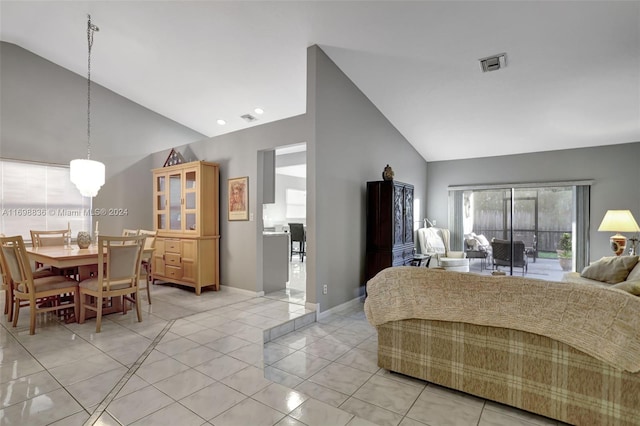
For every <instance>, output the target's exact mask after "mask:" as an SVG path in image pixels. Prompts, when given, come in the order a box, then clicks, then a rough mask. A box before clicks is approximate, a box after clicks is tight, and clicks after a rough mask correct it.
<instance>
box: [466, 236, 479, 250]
mask: <svg viewBox="0 0 640 426" xmlns="http://www.w3.org/2000/svg"><path fill="white" fill-rule="evenodd" d="M464 243H465V244H466V245H467V250H470V251H478V250H479V249H480V247H479V243H478V240H476V239H475V238H467V239H466V240H464Z"/></svg>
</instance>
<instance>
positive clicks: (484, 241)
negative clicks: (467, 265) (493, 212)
mask: <svg viewBox="0 0 640 426" xmlns="http://www.w3.org/2000/svg"><path fill="white" fill-rule="evenodd" d="M476 240H478V244H480V246H482V247H489V246H490V245H491V243H490V242H489V240H487V237H485V236H484V235H482V234H480V235H476Z"/></svg>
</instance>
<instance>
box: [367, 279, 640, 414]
mask: <svg viewBox="0 0 640 426" xmlns="http://www.w3.org/2000/svg"><path fill="white" fill-rule="evenodd" d="M367 291H368V293H367V298H366V300H365V306H364V310H365V314H366V316H367V320H368V321H369V322H370V323H371V324H372V325H374V326H375V327H376V328H377V330H378V365H379V366H380V367H382V368H385V369H387V370H390V371H394V372H398V373H402V374H406V375H408V376H413V377H417V378H419V379H422V380H426V381H428V382H432V383H437V384H439V385H442V386H446V387H449V388H452V389H456V390H460V391H463V392H466V393H469V394H472V395H476V396H479V397H482V398H486V399H488V400H492V401H496V402H500V403H503V404H507V405H510V406H513V407H516V408H520V409H523V410H526V411H530V412H533V413H537V414H540V415H543V416H547V417H550V418H552V419H556V420H561V421H563V422H567V423H570V424H575V425H598V426H600V425H640V326H639V321H640V297H638V296H634V295H632V294H630V293H627V292H625V291H622V290H619V289H613V288H607V287H600V286H592V285H586V284H577V283H571V282H566V283H558V282H550V281H545V280H537V279H531V278H526V277H519V276H513V277H511V276H505V277H492V276H487V275H479V274H470V273H458V272H448V271H440V270H436V269H428V268H416V267H393V268H387V269H385V270H383V271H381V272H380V273H378V274H377V275H376V276H375V277H374V278H372V279H371V280H369V282H368V283H367Z"/></svg>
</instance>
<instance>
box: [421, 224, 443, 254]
mask: <svg viewBox="0 0 640 426" xmlns="http://www.w3.org/2000/svg"><path fill="white" fill-rule="evenodd" d="M424 236H425V245H426V246H427V253H438V254H444V253H445V252H446V250H445V248H444V241H442V238H441V237H440V235H438V231H437V230H436V229H435V228H427V229H426V230H425V232H424Z"/></svg>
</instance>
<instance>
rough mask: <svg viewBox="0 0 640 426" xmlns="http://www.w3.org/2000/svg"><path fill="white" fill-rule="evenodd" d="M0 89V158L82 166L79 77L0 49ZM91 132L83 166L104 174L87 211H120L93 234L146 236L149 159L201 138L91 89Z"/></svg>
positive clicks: (83, 88) (0, 45)
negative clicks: (89, 162) (92, 164)
mask: <svg viewBox="0 0 640 426" xmlns="http://www.w3.org/2000/svg"><path fill="white" fill-rule="evenodd" d="M0 89H1V90H0V157H3V158H13V159H20V160H30V161H37V162H46V163H53V164H67V165H68V164H69V161H70V160H72V159H74V158H86V156H87V80H86V76H80V75H77V74H75V73H73V72H71V71H69V70H67V69H65V68H62V67H60V66H58V65H56V64H54V63H52V62H49V61H47V60H46V59H43V58H41V57H39V56H37V55H34V54H33V53H31V52H29V51H27V50H25V49H22V48H21V47H19V46H16V45H14V44H10V43H5V42H0ZM91 129H92V132H91V133H92V134H91V158H92V159H94V160H98V161H102V162H103V163H105V166H106V183H105V185H104V186H103V187H102V189H101V190H100V192H99V193H98V196H97V197H96V198H94V204H93V205H94V207H105V208H126V209H127V210H128V215H127V216H123V217H100V218H99V219H98V220H100V231H101V233H105V234H106V233H117V234H119V233H120V232H121V230H122V228H123V227H130V228H138V227H140V228H153V223H152V218H151V216H152V204H151V200H152V196H151V174H150V172H149V171H150V169H151V168H152V167H154V166H157V164H153V163H152V161H151V158H150V156H149V153H151V152H156V151H158V150H160V149H163V148H169V147H171V146H175V145H182V144H185V143H189V142H193V141H196V140H200V139H203V138H204V135H202V134H200V133H197V132H194V131H192V130H190V129H188V128H186V127H184V126H182V125H180V124H178V123H176V122H174V121H172V120H169V119H167V118H166V117H163V116H161V115H159V114H157V113H155V112H153V111H150V110H148V109H146V108H143V107H142V106H140V105H138V104H136V103H134V102H131V101H130V100H128V99H126V98H124V97H122V96H120V95H118V94H116V93H114V92H112V91H110V90H107V89H105V88H104V87H102V86H100V85H98V84H92V86H91ZM163 161H164V159H163ZM160 166H162V163H161V164H160ZM158 167H159V166H158ZM140 182H145V184H138V183H140ZM132 183H133V185H132ZM95 219H96V218H94V220H95Z"/></svg>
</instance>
